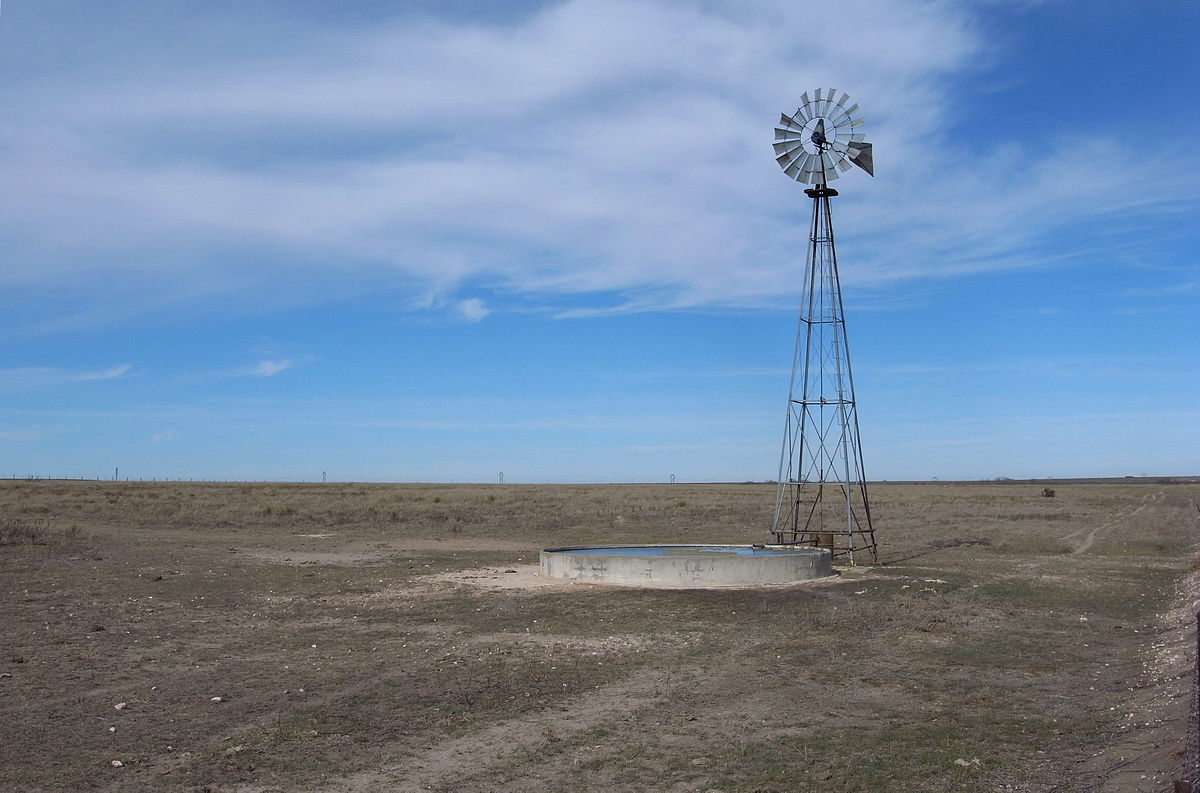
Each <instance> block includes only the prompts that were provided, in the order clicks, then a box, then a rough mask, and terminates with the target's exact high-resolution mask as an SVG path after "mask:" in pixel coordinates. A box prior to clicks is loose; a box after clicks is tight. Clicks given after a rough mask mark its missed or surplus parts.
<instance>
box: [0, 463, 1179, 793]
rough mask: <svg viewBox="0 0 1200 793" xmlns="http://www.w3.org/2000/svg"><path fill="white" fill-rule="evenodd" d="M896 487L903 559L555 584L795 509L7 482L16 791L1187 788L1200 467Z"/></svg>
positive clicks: (746, 531)
mask: <svg viewBox="0 0 1200 793" xmlns="http://www.w3.org/2000/svg"><path fill="white" fill-rule="evenodd" d="M1044 486H1045V483H1032V482H1009V481H1005V482H987V483H941V482H930V483H899V484H894V483H882V484H878V485H874V486H872V489H871V496H872V515H873V517H874V519H875V528H876V536H877V539H878V541H879V545H880V561H881V564H879V565H877V566H858V567H848V568H841V569H840V571H839V572H840V575H838V576H837V577H836V578H832V579H826V580H823V581H820V582H814V583H810V584H801V585H796V586H790V587H767V588H761V589H709V590H638V589H627V588H616V587H602V586H596V585H585V584H572V583H564V582H555V581H548V580H546V579H544V578H542V577H540V576H539V575H538V574H537V573H538V570H537V561H538V557H537V552H538V549H539V548H541V547H546V546H552V545H566V544H574V543H605V544H607V543H639V542H729V543H740V542H762V541H763V540H764V539H766V533H767V532H766V530H767V527H768V526H769V522H770V514H769V512H770V509H771V504H772V503H773V502H772V497H773V488H772V487H771V486H768V485H755V484H717V485H685V484H678V485H595V486H566V485H562V486H523V485H487V486H479V485H362V484H333V483H329V484H211V483H210V484H205V483H165V482H160V483H104V482H89V481H78V482H76V481H70V482H67V481H15V480H5V481H0V628H2V630H0V643H2V644H0V789H3V790H6V791H73V790H100V791H211V792H213V793H216V792H218V791H219V792H221V793H233V792H234V791H238V792H240V793H252V792H253V793H260V792H261V793H266V792H267V791H281V792H282V791H311V792H312V793H316V792H318V791H321V792H323V793H324V792H328V793H364V792H367V791H372V792H374V791H378V792H380V793H382V792H383V791H410V790H411V791H418V790H433V791H464V792H465V793H483V792H484V791H489V792H491V791H499V792H500V793H505V792H512V793H516V792H517V791H571V793H586V792H587V791H629V792H630V793H632V792H634V791H651V790H652V791H672V792H675V791H678V792H679V793H683V791H698V792H699V793H712V792H713V791H720V792H723V793H776V792H777V793H783V792H784V791H788V792H789V793H790V792H791V791H807V790H812V791H817V790H820V791H847V792H849V791H879V790H887V791H889V792H891V791H964V792H965V791H982V790H986V791H1106V792H1112V793H1115V792H1116V791H1122V792H1123V793H1141V792H1142V791H1146V792H1147V793H1149V792H1150V791H1155V792H1157V791H1163V790H1168V789H1170V783H1171V779H1172V776H1173V775H1175V774H1176V773H1177V772H1178V770H1179V764H1180V762H1181V759H1182V749H1183V740H1184V736H1185V733H1186V720H1187V712H1188V704H1189V701H1190V696H1191V680H1192V670H1193V668H1194V667H1193V665H1194V656H1193V653H1194V647H1195V641H1196V637H1195V628H1194V626H1195V614H1196V610H1197V600H1198V599H1200V590H1197V588H1196V583H1197V582H1196V574H1195V573H1194V569H1195V568H1197V567H1200V564H1198V563H1197V562H1196V561H1195V553H1196V550H1197V549H1196V540H1197V530H1198V529H1200V480H1143V479H1124V480H1110V481H1093V482H1084V481H1059V482H1055V483H1054V484H1053V485H1052V487H1053V488H1054V491H1055V494H1054V496H1053V497H1047V496H1044V495H1042V488H1043V487H1044Z"/></svg>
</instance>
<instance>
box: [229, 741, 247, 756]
mask: <svg viewBox="0 0 1200 793" xmlns="http://www.w3.org/2000/svg"><path fill="white" fill-rule="evenodd" d="M244 751H246V747H245V745H243V744H240V743H239V744H238V745H237V746H230V747H229V748H228V749H226V750H225V754H238V753H239V752H244Z"/></svg>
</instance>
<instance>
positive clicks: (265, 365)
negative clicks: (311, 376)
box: [244, 360, 292, 377]
mask: <svg viewBox="0 0 1200 793" xmlns="http://www.w3.org/2000/svg"><path fill="white" fill-rule="evenodd" d="M291 368H292V362H291V361H288V360H283V361H259V362H258V364H257V365H255V366H252V367H250V368H249V369H247V370H244V373H245V374H246V375H249V376H251V377H274V376H275V375H277V374H279V373H280V372H283V371H286V370H288V369H291Z"/></svg>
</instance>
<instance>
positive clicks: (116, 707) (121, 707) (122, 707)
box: [113, 702, 129, 710]
mask: <svg viewBox="0 0 1200 793" xmlns="http://www.w3.org/2000/svg"><path fill="white" fill-rule="evenodd" d="M127 707H129V703H127V702H118V703H117V704H116V705H113V709H114V710H125V708H127Z"/></svg>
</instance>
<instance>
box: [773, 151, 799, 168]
mask: <svg viewBox="0 0 1200 793" xmlns="http://www.w3.org/2000/svg"><path fill="white" fill-rule="evenodd" d="M804 153H805V152H804V150H803V149H801V150H800V151H799V152H795V151H787V152H784V153H783V154H781V155H779V156H778V157H776V158H775V162H777V163H779V167H780V168H782V169H783V172H784V173H789V172H790V171H791V169H792V168H793V166H798V165H799V164H800V163H802V162H803V161H804Z"/></svg>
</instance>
